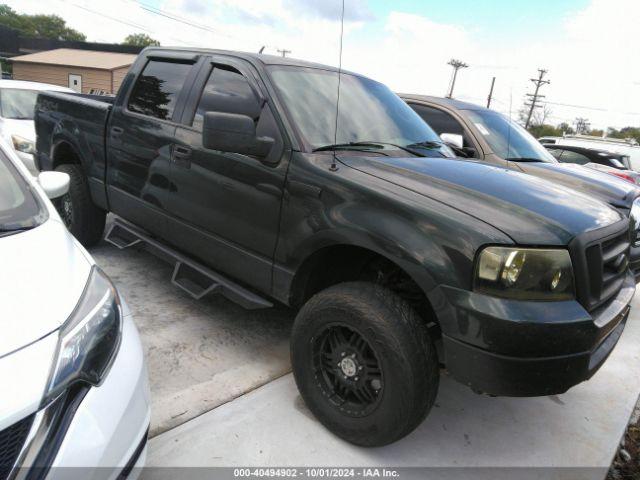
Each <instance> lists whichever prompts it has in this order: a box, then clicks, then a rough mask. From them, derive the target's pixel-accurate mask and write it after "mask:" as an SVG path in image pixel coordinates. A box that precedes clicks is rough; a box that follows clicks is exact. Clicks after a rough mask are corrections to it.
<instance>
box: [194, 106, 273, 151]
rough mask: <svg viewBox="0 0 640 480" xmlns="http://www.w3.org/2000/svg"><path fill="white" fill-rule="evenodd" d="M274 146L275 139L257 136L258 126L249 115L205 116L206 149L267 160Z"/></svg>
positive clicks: (225, 114)
mask: <svg viewBox="0 0 640 480" xmlns="http://www.w3.org/2000/svg"><path fill="white" fill-rule="evenodd" d="M273 144H274V140H273V138H270V137H257V136H256V125H255V123H254V121H253V119H252V118H251V117H249V116H247V115H239V114H237V113H221V112H206V113H205V114H204V124H203V128H202V145H203V146H204V148H208V149H211V150H220V151H221V152H230V153H240V154H242V155H251V156H254V157H258V158H265V157H266V156H267V155H269V152H270V151H271V147H273Z"/></svg>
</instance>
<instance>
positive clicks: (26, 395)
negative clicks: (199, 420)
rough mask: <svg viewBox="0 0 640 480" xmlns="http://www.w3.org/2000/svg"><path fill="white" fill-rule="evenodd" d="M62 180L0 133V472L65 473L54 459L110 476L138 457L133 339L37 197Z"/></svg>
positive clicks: (142, 382)
mask: <svg viewBox="0 0 640 480" xmlns="http://www.w3.org/2000/svg"><path fill="white" fill-rule="evenodd" d="M68 187H69V177H68V176H67V175H66V174H64V173H59V172H43V173H41V174H40V175H39V176H38V178H37V179H36V178H33V177H31V175H29V172H28V171H27V169H26V168H25V167H24V165H22V164H21V162H20V161H19V159H18V158H17V156H16V154H15V153H14V152H13V151H12V150H11V148H10V147H9V146H8V145H7V144H6V142H4V141H0V265H1V267H0V305H2V313H1V314H0V392H1V393H0V480H5V479H13V478H25V477H26V478H64V477H65V475H66V474H65V469H64V468H60V467H85V468H90V469H92V472H91V473H87V472H85V473H86V474H84V475H83V477H84V478H89V477H92V478H94V477H95V476H100V477H101V478H115V477H117V476H118V475H121V474H123V473H124V474H125V475H127V474H129V473H131V471H132V468H133V467H134V466H140V465H141V464H142V463H144V460H145V455H146V440H147V430H148V426H149V419H150V410H149V386H148V379H147V371H146V366H145V361H144V357H143V351H142V346H141V343H140V338H139V336H138V331H137V330H136V327H135V326H134V324H133V321H132V319H131V314H130V312H129V310H128V308H127V306H126V305H125V303H124V302H123V301H122V299H121V297H120V296H119V295H118V292H117V291H116V289H115V287H114V286H113V284H112V283H111V281H110V280H109V278H108V277H107V276H106V275H105V274H104V272H102V270H100V268H99V267H97V266H96V264H95V262H94V260H93V259H92V258H91V256H90V255H89V253H88V252H87V251H86V250H84V248H83V247H82V246H81V245H80V244H79V243H78V242H77V241H76V240H75V239H74V238H73V237H72V236H71V234H70V233H69V232H68V231H67V229H66V228H65V226H64V225H63V223H62V221H61V220H60V217H59V216H58V214H57V213H56V210H55V208H54V207H53V206H52V204H51V202H50V201H49V200H48V199H47V198H46V196H49V197H50V198H55V197H58V196H61V195H63V194H64V193H65V192H66V191H67V190H68ZM96 468H100V470H93V469H96ZM123 471H124V472H123ZM137 472H139V470H135V471H134V473H137ZM66 473H69V472H68V471H66ZM94 474H97V475H94Z"/></svg>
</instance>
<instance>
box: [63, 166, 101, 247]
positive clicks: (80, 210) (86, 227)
mask: <svg viewBox="0 0 640 480" xmlns="http://www.w3.org/2000/svg"><path fill="white" fill-rule="evenodd" d="M56 171H58V172H64V173H66V174H67V175H69V177H70V178H71V182H70V184H69V191H68V192H67V193H66V194H65V195H63V196H62V197H60V198H57V199H56V200H55V201H54V204H55V206H56V208H57V209H58V213H59V214H60V217H62V221H63V222H64V224H65V225H66V226H67V228H68V229H69V231H70V232H71V233H72V234H73V236H74V237H76V238H77V239H78V241H79V242H80V243H81V244H82V245H84V246H85V247H91V246H93V245H95V244H96V243H98V242H99V241H100V239H101V238H102V234H103V233H104V226H105V221H106V217H107V212H105V211H104V210H102V209H101V208H99V207H98V206H96V205H95V204H94V203H93V200H91V192H90V191H89V182H88V181H87V177H86V176H85V175H84V172H83V171H82V168H81V167H80V165H75V164H64V165H60V166H58V167H57V168H56Z"/></svg>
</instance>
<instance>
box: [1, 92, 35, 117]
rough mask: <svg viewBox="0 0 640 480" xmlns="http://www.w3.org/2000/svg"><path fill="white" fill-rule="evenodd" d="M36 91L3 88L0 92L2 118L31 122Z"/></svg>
mask: <svg viewBox="0 0 640 480" xmlns="http://www.w3.org/2000/svg"><path fill="white" fill-rule="evenodd" d="M37 98H38V92H37V91H36V90H23V89H18V88H3V89H2V90H0V110H1V111H2V117H3V118H11V119H14V120H33V115H34V112H35V108H36V99H37Z"/></svg>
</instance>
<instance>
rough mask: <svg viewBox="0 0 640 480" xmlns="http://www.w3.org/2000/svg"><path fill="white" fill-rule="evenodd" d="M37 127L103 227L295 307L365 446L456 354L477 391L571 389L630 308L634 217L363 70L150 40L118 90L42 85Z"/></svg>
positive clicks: (200, 282) (298, 344) (181, 265)
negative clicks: (515, 157)
mask: <svg viewBox="0 0 640 480" xmlns="http://www.w3.org/2000/svg"><path fill="white" fill-rule="evenodd" d="M338 78H340V82H338ZM338 88H339V89H340V94H339V103H338ZM337 105H338V106H339V108H336V106H337ZM36 129H37V152H38V162H39V166H40V167H41V168H42V169H43V170H59V171H64V172H67V173H68V174H69V175H70V176H71V178H72V183H71V188H70V191H69V194H68V195H67V196H66V197H65V199H64V200H63V201H62V202H61V204H60V207H59V208H60V209H61V211H62V215H63V217H64V218H65V219H66V222H67V225H68V227H69V229H70V230H71V231H72V232H73V233H74V234H75V235H76V236H77V237H78V238H79V239H80V240H81V241H82V242H83V243H84V244H85V245H91V244H94V243H96V242H97V241H98V240H99V239H100V238H101V236H102V234H103V230H104V228H105V214H106V212H113V213H114V214H115V215H116V220H115V222H114V223H113V225H112V226H111V227H110V229H109V230H108V232H107V233H106V239H107V240H108V241H111V242H112V243H114V244H115V245H117V246H118V247H120V248H125V247H128V246H130V245H145V246H147V247H148V248H150V249H151V250H153V251H155V252H156V253H158V254H159V255H161V256H163V257H164V258H166V259H168V260H171V261H173V262H175V270H174V273H173V279H172V281H173V282H174V283H175V284H176V285H177V286H179V287H180V288H183V289H185V290H187V291H188V292H190V293H191V294H192V295H193V296H194V297H201V296H203V295H206V294H208V293H213V292H215V293H220V294H222V295H225V296H227V297H228V298H230V299H232V300H234V301H236V302H238V303H240V304H242V305H244V306H245V307H247V308H264V307H269V306H271V305H272V304H273V302H280V303H282V304H285V305H289V306H291V307H293V308H295V309H298V313H297V317H296V320H295V323H294V327H293V332H292V337H291V358H292V366H293V373H294V377H295V380H296V383H297V385H298V388H299V390H300V393H301V395H302V397H303V399H304V401H305V402H306V404H307V405H308V407H309V408H310V410H311V411H312V412H313V413H314V414H315V415H316V416H317V418H318V419H319V420H320V421H321V422H322V423H323V424H324V425H325V426H326V427H327V428H329V429H330V430H332V431H333V432H335V433H336V434H337V435H339V436H340V437H342V438H345V439H347V440H349V441H351V442H354V443H356V444H360V445H367V446H373V445H383V444H386V443H389V442H393V441H395V440H397V439H399V438H401V437H403V436H404V435H406V434H407V433H408V432H410V431H412V430H413V429H414V428H415V427H416V426H417V425H418V424H419V423H420V421H421V420H422V419H423V418H424V417H425V415H426V414H427V413H428V412H429V410H430V408H431V407H432V405H433V403H434V400H435V398H436V393H437V391H438V382H439V373H440V367H441V365H444V366H445V367H446V369H447V370H448V371H449V372H450V374H451V375H452V376H453V377H455V378H456V379H458V380H459V381H461V382H463V383H464V384H466V385H468V386H469V387H471V388H472V389H474V390H475V391H477V392H483V393H488V394H493V395H509V396H536V395H551V394H557V393H561V392H564V391H566V390H567V389H569V388H570V387H572V386H573V385H575V384H577V383H579V382H582V381H584V380H587V379H588V378H590V377H591V376H592V375H593V374H594V373H595V372H596V371H597V370H598V368H599V367H600V366H601V365H602V364H603V362H604V361H605V360H606V358H607V357H608V355H609V354H610V353H611V351H612V350H613V348H614V346H615V344H616V342H617V341H618V339H619V337H620V335H621V334H622V331H623V329H624V326H625V323H626V321H627V317H628V313H629V304H630V301H631V298H632V296H633V294H634V292H635V282H634V279H633V275H632V274H631V273H630V270H629V267H628V264H629V245H630V232H631V226H630V220H629V218H628V217H626V216H625V215H623V214H621V213H620V212H619V211H617V210H616V209H614V208H611V206H610V205H608V204H607V203H606V202H603V201H601V200H599V199H597V198H594V197H592V196H589V195H586V194H584V193H580V192H577V191H574V190H571V189H569V188H567V187H564V186H560V185H557V184H555V183H550V182H548V181H546V180H544V179H540V178H537V177H534V176H530V175H526V174H524V173H521V172H516V171H512V170H508V169H504V168H499V167H496V166H491V165H487V164H483V163H481V162H478V161H471V160H460V159H455V158H452V157H453V154H452V151H451V149H450V148H448V147H447V146H446V145H444V144H443V142H442V141H440V139H439V138H438V136H437V135H436V134H435V133H434V132H433V130H431V128H430V127H429V126H428V125H427V124H426V123H425V122H423V121H422V120H421V119H420V117H419V116H418V115H417V114H416V113H415V112H413V111H412V110H411V109H410V108H409V106H408V105H407V104H406V103H404V102H403V101H402V100H401V99H400V98H399V97H398V96H396V95H395V94H394V93H392V92H391V91H390V90H389V89H388V88H387V87H385V86H384V85H382V84H380V83H378V82H375V81H373V80H370V79H367V78H365V77H363V76H360V75H357V74H353V73H347V72H342V73H340V72H339V71H337V70H336V69H334V68H331V67H327V66H322V65H317V64H311V63H306V62H301V61H296V60H292V59H289V58H280V57H270V56H263V55H251V54H246V53H236V52H225V51H216V50H188V49H162V48H149V49H146V50H144V51H143V52H142V53H141V55H140V56H139V58H138V59H137V60H136V62H135V63H134V65H133V66H132V68H131V70H130V72H129V73H128V74H127V76H126V78H125V80H124V82H123V84H122V87H121V88H120V91H119V92H118V95H117V97H116V98H115V101H114V102H113V103H109V102H101V101H97V100H96V99H92V98H86V97H82V96H70V95H61V94H54V93H47V94H41V95H40V97H39V99H38V104H37V112H36ZM176 321H179V319H176Z"/></svg>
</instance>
